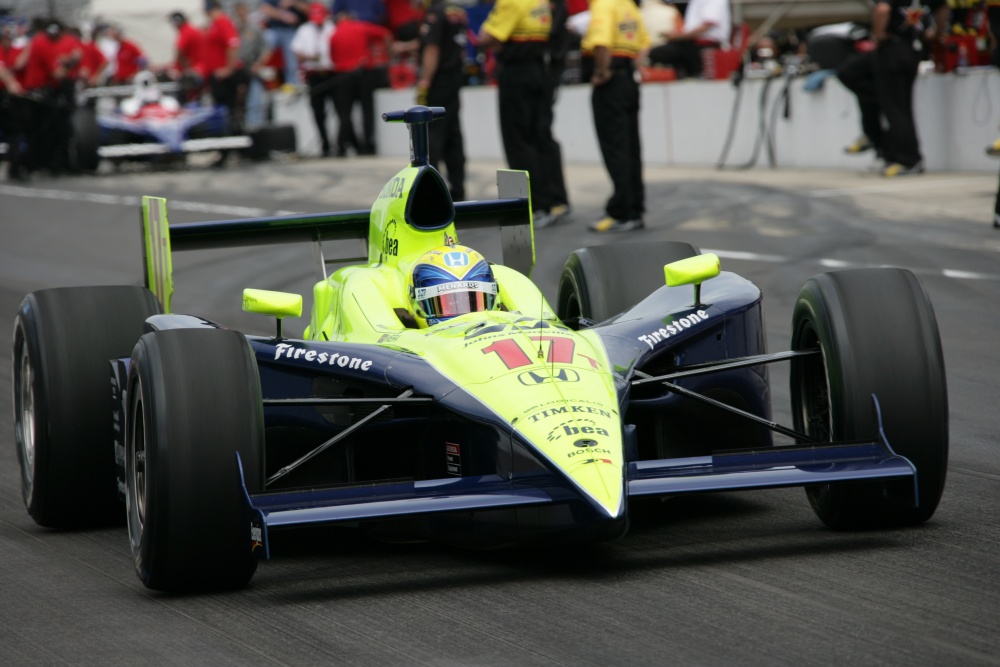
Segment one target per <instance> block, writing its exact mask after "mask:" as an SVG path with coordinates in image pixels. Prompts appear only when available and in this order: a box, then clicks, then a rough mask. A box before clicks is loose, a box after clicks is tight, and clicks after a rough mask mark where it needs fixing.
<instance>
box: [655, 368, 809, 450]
mask: <svg viewBox="0 0 1000 667" xmlns="http://www.w3.org/2000/svg"><path fill="white" fill-rule="evenodd" d="M636 375H646V374H645V373H643V372H642V371H636ZM651 379H654V380H655V379H658V378H651ZM662 384H663V386H664V387H666V389H667V390H668V391H672V392H674V393H675V394H680V395H681V396H686V397H687V398H691V399H694V400H696V401H700V402H702V403H705V404H706V405H711V406H713V407H716V408H719V409H720V410H725V411H726V412H731V413H733V414H734V415H738V416H740V417H743V418H744V419H749V420H750V421H752V422H755V423H757V424H761V425H762V426H766V427H767V428H768V429H770V430H772V431H774V432H775V433H780V434H782V435H787V436H789V437H792V438H797V439H799V440H802V441H804V442H811V443H818V442H819V440H816V439H815V438H812V437H810V436H808V435H806V434H804V433H799V432H798V431H795V430H792V429H790V428H788V427H786V426H782V425H781V424H779V423H778V422H775V421H771V420H769V419H764V418H763V417H758V416H757V415H755V414H753V413H750V412H747V411H746V410H740V409H739V408H736V407H733V406H732V405H727V404H725V403H723V402H721V401H717V400H715V399H714V398H709V397H708V396H705V395H703V394H699V393H698V392H694V391H691V390H690V389H685V388H684V387H681V386H679V385H676V384H674V383H673V382H667V381H665V380H663V381H662Z"/></svg>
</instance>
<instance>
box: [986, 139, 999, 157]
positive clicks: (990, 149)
mask: <svg viewBox="0 0 1000 667" xmlns="http://www.w3.org/2000/svg"><path fill="white" fill-rule="evenodd" d="M986 154H987V155H989V156H990V157H1000V139H997V140H996V141H994V142H993V143H992V144H990V145H989V146H987V147H986Z"/></svg>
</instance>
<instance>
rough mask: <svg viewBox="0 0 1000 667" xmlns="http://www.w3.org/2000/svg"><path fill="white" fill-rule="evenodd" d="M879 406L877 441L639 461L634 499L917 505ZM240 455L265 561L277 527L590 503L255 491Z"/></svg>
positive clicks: (476, 483)
mask: <svg viewBox="0 0 1000 667" xmlns="http://www.w3.org/2000/svg"><path fill="white" fill-rule="evenodd" d="M873 401H874V402H875V408H876V413H877V414H878V420H879V437H878V440H876V441H873V442H858V443H830V444H822V445H814V444H810V445H794V446H781V447H773V448H767V449H746V450H732V451H724V452H717V453H715V454H713V455H712V456H704V457H689V458H677V459H665V460H658V461H632V462H630V463H627V464H626V466H627V476H626V482H625V484H626V491H627V495H628V496H629V497H640V496H674V495H683V494H689V493H703V492H711V491H736V490H748V489H763V488H777V487H787V486H809V485H817V484H830V483H837V482H850V481H855V482H856V481H872V480H891V479H903V480H907V479H909V480H912V481H913V490H914V502H915V503H916V502H917V500H916V498H917V497H918V496H917V473H916V468H915V467H914V466H913V464H912V463H911V462H910V461H909V460H908V459H906V458H905V457H903V456H900V455H898V454H896V453H895V452H894V451H893V449H892V447H891V446H890V445H889V442H888V441H887V440H886V438H885V433H884V432H883V430H882V425H881V423H882V417H881V412H880V411H879V409H878V400H877V399H876V398H875V397H873ZM631 431H632V428H631V427H626V442H628V441H629V440H631V439H632V436H633V434H632V433H631ZM236 457H237V464H238V466H239V469H240V481H241V484H242V496H243V498H244V501H245V504H246V510H247V513H248V515H249V516H251V517H252V519H251V526H252V534H253V536H254V537H253V542H254V547H255V548H257V547H261V548H262V550H263V556H264V557H265V558H268V557H269V555H270V549H269V545H268V529H269V528H277V527H286V526H300V525H309V524H329V523H341V522H349V521H369V520H377V519H391V518H403V517H416V516H421V515H433V514H444V513H453V512H474V511H483V510H497V509H511V508H520V507H531V506H540V505H554V504H559V503H569V502H580V501H581V500H582V499H581V498H580V497H579V494H578V492H576V491H574V490H573V489H572V488H571V486H570V485H569V484H566V485H562V484H559V483H558V481H557V480H554V479H553V478H552V477H551V476H548V475H544V476H537V477H536V478H535V479H531V478H528V479H525V478H523V477H521V478H519V479H518V481H516V482H514V481H511V480H508V479H506V478H503V477H501V476H498V475H486V476H478V477H462V478H450V479H439V480H426V481H416V482H389V483H384V484H369V485H363V486H349V487H340V488H330V489H314V490H301V491H279V492H263V493H254V494H251V493H249V492H248V491H247V488H246V485H245V483H244V482H243V469H242V464H241V463H239V454H237V455H236ZM533 482H534V483H533ZM595 516H596V515H595ZM595 520H597V519H596V518H595Z"/></svg>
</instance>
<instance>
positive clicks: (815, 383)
mask: <svg viewBox="0 0 1000 667" xmlns="http://www.w3.org/2000/svg"><path fill="white" fill-rule="evenodd" d="M817 346H818V347H819V349H820V350H821V351H822V356H814V357H807V358H804V359H797V360H794V361H793V363H792V367H791V376H790V379H791V397H792V414H793V419H794V423H795V428H796V429H797V430H799V431H801V432H804V433H806V434H808V435H811V436H813V437H815V438H816V439H817V440H820V441H844V440H862V439H865V440H870V439H874V438H876V437H877V434H878V431H877V428H878V421H877V418H876V414H875V409H874V406H873V403H872V399H871V395H872V394H875V395H876V396H877V397H878V400H879V405H880V406H881V411H882V419H883V427H884V430H885V435H886V439H887V440H888V441H889V444H890V445H891V446H892V448H893V449H894V450H895V451H896V453H897V454H900V455H902V456H905V457H906V458H908V459H909V460H910V462H911V463H913V465H914V466H915V467H916V469H917V481H918V488H919V504H918V506H917V507H912V506H911V505H912V500H913V484H912V482H910V481H908V480H907V481H893V482H868V483H851V484H838V485H821V486H814V487H808V488H807V489H806V493H807V495H808V497H809V502H810V504H811V505H812V507H813V509H814V510H815V512H816V514H817V516H819V518H820V519H821V520H822V521H823V523H825V524H826V525H827V526H829V527H831V528H834V529H840V530H852V529H863V528H877V527H887V526H906V525H914V524H919V523H923V522H924V521H926V520H927V519H929V518H930V517H931V515H933V514H934V511H935V509H936V508H937V506H938V502H939V501H940V499H941V494H942V492H943V490H944V482H945V474H946V471H947V466H948V392H947V387H946V384H945V372H944V357H943V355H942V353H941V339H940V336H939V334H938V328H937V320H936V319H935V317H934V310H933V308H932V306H931V303H930V299H929V298H928V297H927V294H926V292H924V289H923V287H921V285H920V283H919V282H918V281H917V278H916V276H914V275H913V274H912V273H911V272H909V271H906V270H903V269H860V270H851V271H838V272H833V273H825V274H820V275H818V276H814V277H813V278H810V279H809V280H808V281H807V282H806V284H805V285H804V286H803V288H802V290H801V291H800V292H799V297H798V300H797V302H796V305H795V310H794V313H793V317H792V349H794V350H803V349H810V348H815V347H817Z"/></svg>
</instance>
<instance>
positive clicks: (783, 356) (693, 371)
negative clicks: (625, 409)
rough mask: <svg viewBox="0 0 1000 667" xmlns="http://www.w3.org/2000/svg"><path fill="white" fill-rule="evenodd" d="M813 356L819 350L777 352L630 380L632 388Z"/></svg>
mask: <svg viewBox="0 0 1000 667" xmlns="http://www.w3.org/2000/svg"><path fill="white" fill-rule="evenodd" d="M813 354H819V350H818V349H815V350H792V351H789V352H777V353H775V354H758V355H756V356H753V357H738V358H736V359H732V360H730V361H726V362H723V363H721V364H720V363H716V362H714V361H713V362H708V363H704V364H691V365H690V366H685V367H684V370H680V371H676V372H674V373H667V374H666V375H657V376H655V377H654V376H652V375H647V374H646V373H636V375H642V376H644V377H643V379H641V380H632V386H633V387H635V386H637V385H640V384H649V383H650V382H662V381H664V380H675V379H677V378H683V377H691V376H694V375H707V374H709V373H715V372H716V371H729V370H733V369H734V368H746V367H747V366H762V365H764V364H773V363H777V362H779V361H787V360H789V359H794V358H796V357H807V356H810V355H813Z"/></svg>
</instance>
